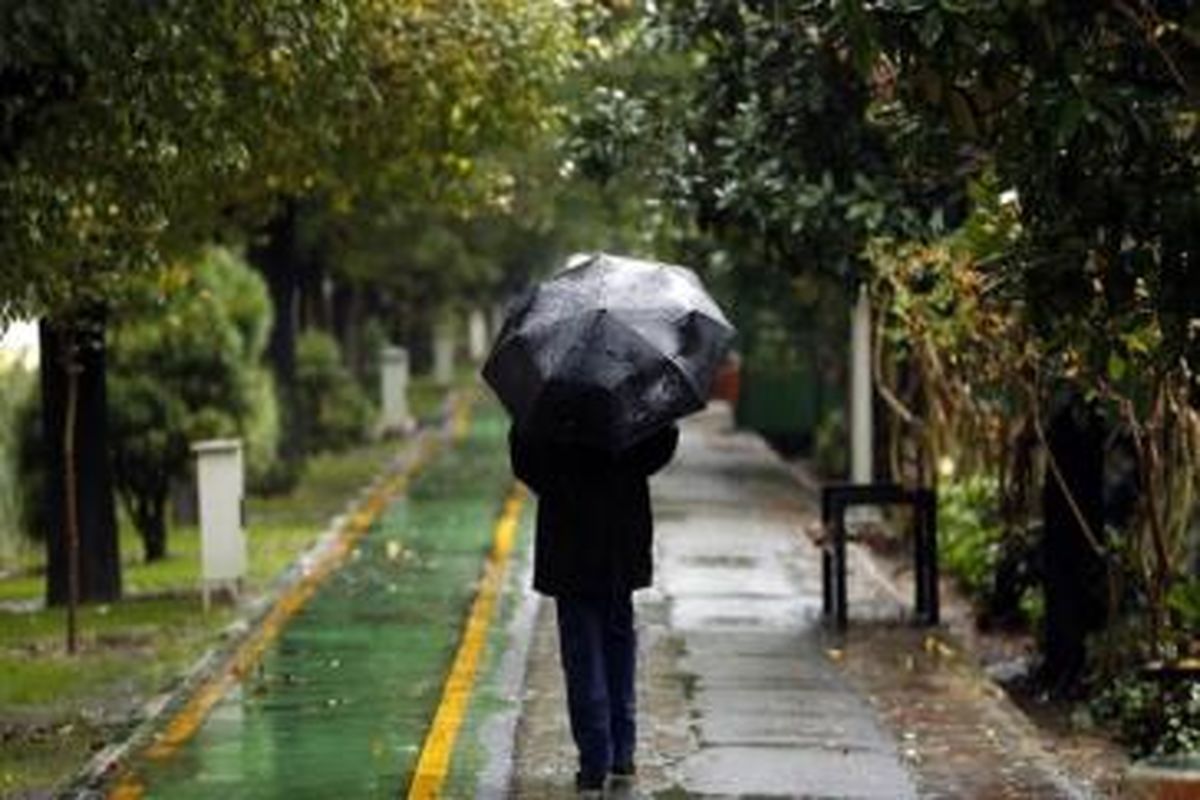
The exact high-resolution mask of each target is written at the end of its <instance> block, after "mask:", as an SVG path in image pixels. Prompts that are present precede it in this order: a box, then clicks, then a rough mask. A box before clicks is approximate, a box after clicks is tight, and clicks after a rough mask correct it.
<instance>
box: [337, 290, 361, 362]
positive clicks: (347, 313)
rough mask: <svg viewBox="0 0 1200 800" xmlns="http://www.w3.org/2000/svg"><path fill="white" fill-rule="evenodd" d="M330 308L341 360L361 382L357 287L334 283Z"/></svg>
mask: <svg viewBox="0 0 1200 800" xmlns="http://www.w3.org/2000/svg"><path fill="white" fill-rule="evenodd" d="M331 305H332V308H331V309H330V312H331V313H330V316H331V319H332V323H333V335H334V336H335V337H337V340H338V343H339V344H340V345H341V348H342V359H343V360H344V361H345V362H346V365H347V366H348V367H350V369H351V370H352V371H353V373H354V375H355V376H356V377H357V378H358V379H359V380H362V378H363V367H364V364H363V363H362V358H363V355H364V354H363V352H362V347H361V339H362V300H361V292H360V291H359V289H358V287H357V286H356V285H355V284H354V283H352V282H350V281H340V280H339V281H335V282H334V286H333V297H332V298H331Z"/></svg>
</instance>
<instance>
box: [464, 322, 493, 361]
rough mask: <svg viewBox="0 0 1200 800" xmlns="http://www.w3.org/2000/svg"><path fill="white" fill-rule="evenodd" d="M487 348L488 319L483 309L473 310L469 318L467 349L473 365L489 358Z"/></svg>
mask: <svg viewBox="0 0 1200 800" xmlns="http://www.w3.org/2000/svg"><path fill="white" fill-rule="evenodd" d="M487 346H488V326H487V317H485V316H484V315H483V311H482V310H481V309H478V308H473V309H471V313H470V315H469V316H468V317H467V347H468V352H469V353H470V355H471V362H472V363H473V364H479V363H481V362H482V361H483V359H484V357H486V356H487Z"/></svg>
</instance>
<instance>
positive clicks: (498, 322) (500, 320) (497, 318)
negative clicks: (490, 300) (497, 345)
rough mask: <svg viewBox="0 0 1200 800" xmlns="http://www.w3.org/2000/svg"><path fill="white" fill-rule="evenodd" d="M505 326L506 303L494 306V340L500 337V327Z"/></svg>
mask: <svg viewBox="0 0 1200 800" xmlns="http://www.w3.org/2000/svg"><path fill="white" fill-rule="evenodd" d="M503 327H504V304H503V303H496V304H495V305H494V306H492V341H493V342H494V341H496V340H497V339H499V338H500V329H501V328H503Z"/></svg>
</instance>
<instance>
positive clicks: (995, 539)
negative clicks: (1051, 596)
mask: <svg viewBox="0 0 1200 800" xmlns="http://www.w3.org/2000/svg"><path fill="white" fill-rule="evenodd" d="M998 503H999V500H998V484H997V482H996V480H995V479H993V478H990V477H987V476H982V475H973V476H968V477H964V478H960V479H957V480H947V481H944V482H943V483H942V484H941V485H940V486H939V488H938V554H939V559H940V561H941V564H942V568H943V569H944V570H945V571H946V572H947V574H950V575H952V576H954V578H955V579H956V580H957V581H958V583H959V585H960V586H961V587H962V588H963V589H964V590H965V591H966V593H967V594H968V596H969V597H970V598H971V600H972V601H973V602H974V604H975V606H976V610H977V612H978V613H979V615H980V622H981V624H984V625H992V624H1001V625H1033V624H1036V622H1037V620H1038V618H1040V616H1041V613H1042V605H1043V602H1042V596H1041V590H1040V570H1039V569H1038V557H1037V552H1038V551H1037V531H1036V530H1028V531H1015V530H1014V531H1005V529H1004V527H1003V526H1002V524H1001V522H1000V519H999V516H998V513H997V509H998V507H999V505H998Z"/></svg>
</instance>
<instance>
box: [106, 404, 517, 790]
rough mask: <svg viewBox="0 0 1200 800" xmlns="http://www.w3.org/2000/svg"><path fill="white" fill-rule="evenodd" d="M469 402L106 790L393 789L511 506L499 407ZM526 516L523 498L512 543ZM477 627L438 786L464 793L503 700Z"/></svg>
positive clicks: (491, 652)
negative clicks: (176, 729) (296, 602)
mask: <svg viewBox="0 0 1200 800" xmlns="http://www.w3.org/2000/svg"><path fill="white" fill-rule="evenodd" d="M477 405H479V406H480V407H479V408H478V410H477V412H476V414H475V415H474V419H472V420H471V422H470V424H469V426H468V428H467V431H466V434H465V436H463V437H462V438H461V439H460V440H459V441H457V442H454V443H450V442H447V443H445V444H444V445H443V446H442V447H441V448H440V449H439V450H438V452H436V453H435V454H434V455H433V456H432V458H431V459H430V460H429V462H428V463H427V464H425V465H424V466H423V468H421V469H420V470H419V471H418V472H417V473H416V474H415V475H414V476H413V477H412V479H411V483H409V485H408V487H407V492H406V494H405V495H404V496H401V497H399V498H398V499H395V500H394V501H392V502H391V503H390V504H389V505H387V506H386V507H385V508H384V509H383V510H382V511H381V513H379V514H378V516H377V517H376V518H375V520H374V521H373V522H372V523H371V525H370V528H369V530H368V531H367V532H366V534H365V535H364V536H363V537H362V538H361V539H359V540H358V541H357V542H356V543H355V545H354V547H353V549H352V550H351V551H350V552H349V553H348V554H347V557H346V559H345V561H344V563H343V564H342V566H341V567H340V568H339V569H337V570H336V571H334V572H332V573H331V574H330V575H329V576H328V577H327V578H325V579H324V580H323V581H322V582H321V583H320V584H319V586H318V587H317V588H316V590H315V592H314V593H313V594H312V595H311V597H308V598H307V601H306V602H304V603H303V605H302V606H301V607H300V608H299V609H298V610H297V611H295V613H294V614H293V615H292V616H291V617H290V618H289V619H288V621H287V622H286V625H285V626H284V627H283V628H282V630H280V631H279V633H278V635H277V637H275V638H274V639H273V640H271V641H270V642H269V644H268V645H267V646H266V648H265V650H264V651H263V652H262V654H261V656H260V657H259V658H258V659H257V661H256V663H254V664H253V665H251V666H249V668H248V670H247V674H245V675H244V676H243V679H242V680H241V681H239V682H235V683H233V684H232V686H231V687H230V688H229V689H228V690H227V691H225V693H224V695H223V696H222V697H221V698H220V699H219V700H218V701H216V702H215V704H214V705H212V707H211V708H210V709H208V710H207V715H206V716H205V717H204V719H203V722H202V723H200V724H199V726H198V727H197V728H196V729H195V731H194V732H192V733H191V734H190V735H189V736H188V737H187V738H186V739H185V740H184V741H182V742H181V743H179V744H177V745H175V746H172V747H170V748H166V749H164V750H163V751H162V752H158V753H155V748H154V747H153V746H151V747H149V748H147V749H146V750H145V751H143V753H142V754H141V755H140V756H139V757H136V758H135V759H134V761H133V763H132V765H131V767H132V769H131V770H130V772H129V773H128V774H127V775H126V778H125V780H123V781H122V782H121V784H120V786H119V788H118V790H116V791H114V792H112V793H111V794H110V796H111V797H147V798H172V799H175V798H181V799H184V800H186V799H187V798H197V799H199V798H232V797H237V798H257V797H263V798H267V797H296V798H301V797H397V796H404V795H405V793H406V792H407V789H408V786H409V783H410V782H411V780H412V775H413V771H414V769H415V767H416V765H417V761H418V758H419V757H420V756H421V750H422V743H423V741H424V740H425V738H426V736H427V734H428V732H429V728H430V724H431V722H432V720H433V719H434V716H435V712H437V710H438V708H439V701H440V700H441V699H442V695H443V689H444V684H445V682H446V678H447V674H448V671H449V670H450V668H451V665H452V663H455V655H456V651H458V650H459V646H460V639H461V637H462V635H463V629H464V624H465V622H466V621H467V617H468V612H469V610H470V609H471V608H472V602H473V601H474V600H475V597H476V594H477V590H478V588H479V586H480V584H481V577H482V574H483V570H484V567H485V563H486V562H487V559H488V553H489V551H490V550H491V549H492V544H493V541H492V540H493V531H494V529H495V528H496V523H497V518H498V515H499V514H500V512H501V509H502V508H503V507H505V506H506V505H508V506H512V503H509V504H506V503H505V497H506V496H507V495H508V494H509V490H510V487H511V486H512V479H511V477H510V474H509V471H508V461H507V450H506V447H505V432H506V422H505V420H504V418H503V416H502V414H501V412H500V411H499V410H498V409H497V408H496V407H495V406H493V405H491V404H482V403H480V404H477ZM527 525H528V514H527V513H521V516H520V521H519V524H518V527H517V531H518V536H517V541H518V542H519V543H520V544H519V547H522V548H524V547H526V546H527V542H528V539H529V537H528V536H527V535H524V529H525V528H526V527H527ZM514 560H516V559H514ZM509 572H510V574H509V575H508V577H507V580H508V581H509V582H510V584H511V583H512V581H514V580H516V579H517V576H516V574H515V573H516V570H510V571H509ZM513 594H514V593H513V592H504V593H501V597H500V599H499V602H498V605H497V613H496V616H499V617H504V616H506V615H508V614H510V613H511V609H510V608H509V606H510V605H511V603H512V602H513V601H512V599H511V596H512V595H513ZM516 594H519V593H516ZM487 630H488V633H487V638H486V640H485V641H484V642H483V646H482V659H483V662H484V663H483V666H482V668H481V670H480V674H479V678H480V680H479V684H480V686H478V687H476V691H474V692H472V693H471V699H470V705H469V706H468V707H467V709H466V712H465V713H466V720H465V722H464V724H463V725H462V729H461V733H460V734H459V735H458V736H457V739H456V740H455V741H456V743H455V744H454V748H453V753H452V755H453V757H452V759H451V761H450V769H449V774H448V775H447V776H446V778H445V784H444V794H445V795H446V796H463V795H469V794H472V793H473V791H472V790H471V789H469V788H468V787H469V786H470V785H471V781H472V780H473V777H472V774H473V772H474V771H475V770H476V769H478V768H479V765H480V764H481V763H482V762H483V761H484V759H485V758H486V755H485V754H483V753H481V744H480V743H479V742H478V741H477V740H476V739H475V730H476V729H477V728H478V727H479V725H480V723H481V721H482V720H483V719H484V718H485V717H487V716H488V715H489V714H491V713H493V712H495V711H497V710H499V709H500V708H501V707H502V706H504V705H505V703H506V701H505V700H504V699H503V698H501V697H499V696H498V695H497V693H495V692H492V691H491V690H489V688H488V683H489V678H488V673H489V671H490V670H492V668H493V667H494V665H495V664H496V663H497V662H498V655H499V654H500V653H501V652H502V650H503V647H504V644H505V642H504V637H505V635H506V634H505V626H504V625H503V624H502V623H499V624H493V625H491V626H488V628H487ZM460 660H461V659H460ZM443 738H444V737H443ZM444 744H445V743H444V742H443V747H444Z"/></svg>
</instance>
